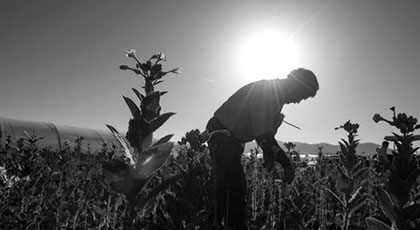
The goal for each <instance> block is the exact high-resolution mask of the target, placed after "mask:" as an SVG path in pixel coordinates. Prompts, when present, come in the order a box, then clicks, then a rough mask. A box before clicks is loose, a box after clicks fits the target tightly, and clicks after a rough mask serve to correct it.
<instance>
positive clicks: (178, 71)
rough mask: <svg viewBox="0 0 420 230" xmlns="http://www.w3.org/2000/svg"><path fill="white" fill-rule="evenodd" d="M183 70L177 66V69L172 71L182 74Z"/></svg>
mask: <svg viewBox="0 0 420 230" xmlns="http://www.w3.org/2000/svg"><path fill="white" fill-rule="evenodd" d="M181 70H182V69H181V68H176V69H173V70H171V72H172V73H174V74H181Z"/></svg>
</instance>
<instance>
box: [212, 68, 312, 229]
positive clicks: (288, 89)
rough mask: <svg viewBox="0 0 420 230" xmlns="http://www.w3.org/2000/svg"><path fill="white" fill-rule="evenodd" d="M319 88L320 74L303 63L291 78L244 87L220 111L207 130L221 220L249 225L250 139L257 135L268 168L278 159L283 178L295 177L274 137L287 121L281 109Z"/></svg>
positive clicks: (217, 209) (242, 227)
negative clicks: (245, 158)
mask: <svg viewBox="0 0 420 230" xmlns="http://www.w3.org/2000/svg"><path fill="white" fill-rule="evenodd" d="M318 89H319V86H318V81H317V79H316V76H315V75H314V73H313V72H312V71H310V70H306V69H303V68H300V69H296V70H293V71H292V72H291V73H290V74H289V75H288V77H287V78H286V79H273V80H260V81H256V82H252V83H249V84H247V85H245V86H243V87H242V88H240V89H239V90H238V91H237V92H236V93H234V94H233V95H232V96H231V97H230V98H229V99H228V100H227V101H226V102H225V103H224V104H223V105H222V106H221V107H220V108H219V109H218V110H217V111H216V112H215V113H214V116H213V117H212V118H211V119H210V120H209V122H208V124H207V127H206V129H207V131H208V132H209V133H213V134H212V135H211V136H210V139H209V141H208V144H209V148H210V152H211V154H212V157H213V158H214V159H215V164H216V165H215V174H216V202H217V204H216V214H217V219H218V221H220V223H221V222H222V221H223V222H224V223H225V225H227V226H229V227H234V228H236V229H246V216H247V211H246V210H247V207H246V203H245V193H246V180H245V174H244V171H243V167H242V164H241V155H242V153H243V151H244V144H245V143H246V142H250V141H253V140H256V142H257V144H258V146H260V147H261V149H262V150H263V159H264V167H265V168H266V169H267V170H268V171H270V170H271V169H272V168H273V166H274V163H275V161H277V162H279V163H280V164H281V165H282V167H283V169H284V177H283V181H284V182H286V183H291V182H292V181H293V178H294V172H295V171H294V168H293V166H292V164H291V163H290V160H289V158H288V157H287V155H286V153H285V152H284V151H283V149H282V148H281V147H280V146H279V145H278V143H277V141H276V139H275V138H274V136H275V134H276V132H277V129H278V128H279V127H280V125H281V124H282V122H283V118H284V115H283V114H282V113H281V110H282V108H283V105H285V104H290V103H299V102H300V101H301V100H303V99H307V98H309V97H314V96H315V95H316V92H317V91H318Z"/></svg>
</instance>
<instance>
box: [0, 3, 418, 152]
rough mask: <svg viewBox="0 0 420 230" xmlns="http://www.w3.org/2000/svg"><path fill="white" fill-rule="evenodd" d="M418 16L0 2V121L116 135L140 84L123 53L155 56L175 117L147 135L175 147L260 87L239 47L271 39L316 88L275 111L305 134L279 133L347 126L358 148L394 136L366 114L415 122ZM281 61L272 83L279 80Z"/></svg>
mask: <svg viewBox="0 0 420 230" xmlns="http://www.w3.org/2000/svg"><path fill="white" fill-rule="evenodd" d="M419 10H420V3H419V2H418V1H414V0H413V1H390V0H389V1H388V0H370V1H365V0H359V1H339V0H337V1H333V0H331V1H313V0H308V1H297V0H293V1H292V0H290V1H282V0H274V1H244V0H241V1H239V0H236V1H204V0H202V1H199V0H189V1H187V0H185V1H179V0H167V1H118V2H117V1H110V0H89V1H85V0H83V1H81V0H71V1H64V0H50V1H45V0H40V1H30V0H27V1H21V0H13V1H0V116H1V117H7V118H16V119H25V120H34V121H51V122H54V123H56V124H61V125H71V126H76V127H86V128H95V129H106V127H105V124H112V125H113V126H115V127H116V128H117V129H118V130H119V131H120V132H125V131H126V129H127V122H128V119H129V118H130V112H129V110H128V108H127V106H126V104H125V103H124V101H123V99H122V97H121V95H125V96H129V97H131V98H133V99H135V95H134V94H133V92H132V91H131V88H132V87H136V88H139V87H140V86H141V85H142V84H143V83H142V82H141V81H140V79H138V78H136V77H135V76H134V75H133V74H131V73H130V72H127V71H122V70H119V69H118V66H119V65H121V64H129V63H130V60H129V59H127V58H126V57H125V51H126V50H127V49H130V48H135V49H136V50H137V54H138V56H139V57H140V58H143V59H145V58H148V57H150V56H151V55H153V54H155V53H157V52H159V51H162V52H164V53H166V54H167V58H168V61H167V62H166V68H167V69H170V68H175V67H182V72H183V73H182V74H181V75H180V76H176V75H173V76H170V77H169V78H167V80H166V82H165V83H163V84H162V85H160V88H159V89H160V90H168V91H169V93H168V94H166V95H165V96H164V98H163V100H162V107H163V112H176V115H174V116H173V117H171V118H170V119H169V121H168V122H167V123H165V124H164V126H163V127H162V128H160V129H159V130H158V132H157V133H156V134H157V135H158V136H159V135H160V136H162V135H165V134H170V133H175V134H176V135H177V136H176V137H177V138H178V140H179V138H180V137H181V136H182V135H183V134H184V133H185V132H187V131H189V130H191V129H195V128H198V129H200V130H203V129H204V127H205V125H206V122H207V120H208V119H209V118H210V117H211V116H212V114H213V112H214V111H215V110H216V109H217V108H218V107H219V106H220V105H221V104H222V103H223V102H224V101H225V100H226V99H227V98H228V97H229V96H230V95H231V94H232V93H234V92H235V91H236V90H237V89H239V88H240V87H241V86H243V85H244V84H246V83H247V82H250V81H252V80H257V79H259V76H258V74H257V73H255V74H253V75H255V76H248V75H249V74H248V75H247V74H245V73H244V71H243V66H244V64H243V59H244V57H243V49H244V47H245V44H247V43H249V42H250V39H251V38H253V37H255V36H259V34H262V33H265V32H267V31H271V32H273V31H274V32H275V33H277V34H280V35H281V36H284V38H286V39H289V40H291V41H292V42H293V44H294V46H295V49H296V51H295V52H296V53H295V54H293V58H294V61H293V63H292V65H294V66H298V67H305V68H308V69H311V70H312V71H313V72H314V73H315V74H316V75H317V76H318V79H319V84H320V90H319V92H318V94H317V96H316V97H315V98H312V99H309V100H306V101H303V102H301V103H300V104H293V105H286V106H285V108H284V113H285V115H286V120H287V121H289V122H291V123H294V124H296V125H298V126H300V127H302V129H303V130H302V131H299V130H297V129H294V128H291V127H289V126H286V125H284V126H282V127H281V128H280V129H279V131H278V135H277V137H278V138H279V139H280V140H282V141H303V142H308V143H319V142H328V143H333V144H336V143H337V141H339V140H340V138H342V137H344V136H345V133H344V131H335V130H334V127H336V126H339V125H341V124H343V123H344V122H345V121H347V120H348V119H351V120H352V121H353V122H358V123H359V124H360V129H359V133H360V135H359V138H360V139H361V141H362V142H377V143H380V142H381V141H382V138H383V137H384V136H385V135H388V134H389V133H390V131H394V130H393V129H391V128H390V127H388V126H387V125H386V124H384V123H379V124H375V123H374V122H373V121H372V117H373V115H374V114H375V113H380V114H382V115H383V116H385V117H388V118H390V117H391V111H390V110H389V108H390V107H391V106H394V105H395V106H396V107H397V111H401V112H407V113H408V114H410V115H413V116H415V117H418V118H419V119H420V102H419V101H418V99H420V89H419V87H420V76H419V70H420V45H419V41H420V26H419V22H420V14H419V13H418V12H419ZM294 55H296V57H295V56H294ZM279 56H281V55H280V54H279ZM283 57H284V55H283ZM291 57H292V56H291ZM269 59H270V58H269ZM267 61H268V60H267ZM285 62H286V61H282V62H281V63H277V65H278V69H279V73H278V74H275V75H276V76H273V77H281V78H282V77H285V76H284V73H281V72H282V71H284V70H282V68H284V65H285ZM255 63H257V65H262V64H264V63H266V62H260V61H259V60H258V58H257V57H255ZM261 63H262V64H261ZM269 63H271V62H269ZM274 64H276V63H274ZM272 65H273V64H272ZM248 72H249V71H248Z"/></svg>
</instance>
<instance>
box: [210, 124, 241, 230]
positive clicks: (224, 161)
mask: <svg viewBox="0 0 420 230" xmlns="http://www.w3.org/2000/svg"><path fill="white" fill-rule="evenodd" d="M207 130H208V131H209V132H212V131H215V130H225V128H224V127H223V125H222V124H220V122H219V121H218V120H217V119H216V118H212V119H210V121H209V122H208V124H207ZM208 144H209V148H210V153H211V155H212V158H213V159H214V163H215V165H214V173H215V177H216V216H217V219H218V221H219V223H222V222H223V223H224V225H225V226H228V227H233V228H234V229H237V230H242V229H246V216H247V206H246V202H245V194H246V179H245V173H244V170H243V167H242V163H241V156H242V153H243V151H244V144H243V143H241V142H240V141H239V140H238V139H236V138H235V137H234V136H233V135H232V134H231V135H226V134H223V133H217V134H214V135H213V136H212V137H211V139H210V140H209V142H208Z"/></svg>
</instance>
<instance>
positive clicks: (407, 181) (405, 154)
mask: <svg viewBox="0 0 420 230" xmlns="http://www.w3.org/2000/svg"><path fill="white" fill-rule="evenodd" d="M391 111H392V112H393V117H392V120H387V119H385V118H383V117H382V116H381V115H379V114H375V115H374V117H373V120H374V121H375V122H376V123H378V122H380V121H384V122H386V123H388V124H389V125H391V126H392V127H394V128H397V129H398V130H399V132H400V134H397V133H394V132H392V136H386V137H385V138H384V139H385V141H390V142H393V143H394V144H395V146H396V150H393V151H392V154H393V157H392V160H391V161H389V160H382V163H384V164H385V166H386V168H387V170H388V171H389V176H388V181H387V184H386V187H385V188H383V187H381V186H376V187H374V188H375V191H376V194H377V197H378V200H379V203H380V206H381V208H382V211H383V213H384V214H385V216H386V217H387V218H388V219H389V220H390V222H391V226H389V225H388V224H386V223H384V222H382V221H381V220H379V219H377V218H374V217H368V218H366V222H367V224H368V226H369V229H370V230H379V229H383V230H386V229H394V230H411V229H413V230H414V229H420V203H419V199H420V196H419V195H418V194H417V195H416V196H414V194H413V193H411V192H412V189H413V186H414V185H415V184H416V181H417V178H418V176H419V175H420V169H419V166H418V164H417V162H416V159H415V156H414V153H415V152H416V151H417V150H418V148H414V147H413V143H414V142H415V141H418V140H420V135H415V134H414V131H416V130H417V129H420V125H419V124H417V118H414V117H412V116H407V114H405V113H399V114H398V115H396V113H395V107H392V108H391ZM383 145H384V146H387V145H388V144H387V142H384V144H383Z"/></svg>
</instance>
